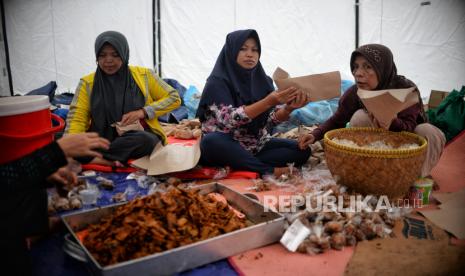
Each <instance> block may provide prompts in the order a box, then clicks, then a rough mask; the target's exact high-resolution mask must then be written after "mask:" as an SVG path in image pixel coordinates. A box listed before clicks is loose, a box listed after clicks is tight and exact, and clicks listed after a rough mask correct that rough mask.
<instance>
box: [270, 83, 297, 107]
mask: <svg viewBox="0 0 465 276" xmlns="http://www.w3.org/2000/svg"><path fill="white" fill-rule="evenodd" d="M298 92H299V91H298V90H297V88H295V87H292V86H291V87H289V88H287V89H284V90H276V91H273V92H271V93H270V94H269V95H268V96H267V97H268V98H269V99H270V101H271V102H272V104H273V106H275V105H278V104H285V103H288V102H291V101H293V100H295V99H296V97H297V94H298Z"/></svg>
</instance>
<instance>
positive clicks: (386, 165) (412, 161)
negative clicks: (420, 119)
mask: <svg viewBox="0 0 465 276" xmlns="http://www.w3.org/2000/svg"><path fill="white" fill-rule="evenodd" d="M333 138H338V139H347V140H352V141H354V142H355V143H357V144H358V145H359V146H363V145H366V144H369V143H371V142H374V141H384V142H385V143H386V144H388V145H392V146H393V147H394V148H396V147H399V146H400V145H402V144H407V143H408V144H410V143H416V144H418V145H420V147H418V148H415V149H392V150H385V149H369V148H364V149H363V148H355V147H348V146H345V145H341V144H337V143H335V142H334V141H331V139H333ZM324 145H325V155H326V161H327V164H328V168H329V170H330V171H331V173H332V174H333V176H335V178H336V179H337V180H338V183H340V184H342V185H345V186H347V187H349V188H352V189H353V190H355V191H356V192H359V193H361V194H366V195H368V194H370V195H377V196H380V195H386V196H388V197H389V198H390V199H398V198H401V197H403V196H404V195H405V194H406V193H407V192H408V190H409V187H410V186H411V185H412V184H413V182H414V181H415V180H416V179H417V178H418V177H419V176H420V172H421V167H422V165H423V161H424V160H425V155H426V146H427V142H426V140H425V139H424V138H423V137H420V136H418V135H416V134H414V133H410V132H405V131H403V132H391V131H387V130H383V129H377V128H343V129H335V130H331V131H329V132H327V133H326V134H325V136H324Z"/></svg>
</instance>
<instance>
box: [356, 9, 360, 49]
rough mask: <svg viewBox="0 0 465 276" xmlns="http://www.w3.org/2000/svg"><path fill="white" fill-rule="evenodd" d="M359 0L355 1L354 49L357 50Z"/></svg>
mask: <svg viewBox="0 0 465 276" xmlns="http://www.w3.org/2000/svg"><path fill="white" fill-rule="evenodd" d="M359 4H360V3H359V0H355V49H357V48H358V42H359V41H358V40H359V37H358V35H359V20H360V18H359V10H358V6H359Z"/></svg>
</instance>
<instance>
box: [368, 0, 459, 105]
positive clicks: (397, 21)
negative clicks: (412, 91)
mask: <svg viewBox="0 0 465 276" xmlns="http://www.w3.org/2000/svg"><path fill="white" fill-rule="evenodd" d="M360 2H361V4H360V18H361V19H360V24H361V29H360V33H361V34H362V35H361V41H360V44H361V45H362V44H366V43H381V44H384V45H386V46H388V47H389V48H390V49H391V50H392V52H393V53H394V61H395V62H396V65H397V71H398V73H399V74H401V75H404V76H406V77H407V78H409V79H411V80H412V81H414V82H415V83H416V85H417V86H418V88H419V89H420V92H421V94H422V96H425V97H426V96H428V95H429V93H430V92H431V90H442V91H452V89H458V90H460V88H461V87H462V85H465V1H463V0H429V1H405V0H361V1H360ZM427 2H430V5H424V4H423V5H422V3H427Z"/></svg>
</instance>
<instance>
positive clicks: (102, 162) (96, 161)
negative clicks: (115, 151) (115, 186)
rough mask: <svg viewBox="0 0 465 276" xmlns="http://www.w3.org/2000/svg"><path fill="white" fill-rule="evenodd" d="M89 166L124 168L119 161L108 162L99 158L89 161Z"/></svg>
mask: <svg viewBox="0 0 465 276" xmlns="http://www.w3.org/2000/svg"><path fill="white" fill-rule="evenodd" d="M90 164H97V165H104V166H110V167H119V168H121V167H124V165H123V163H121V162H120V161H110V160H106V159H103V158H100V157H95V158H94V159H92V161H90Z"/></svg>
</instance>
